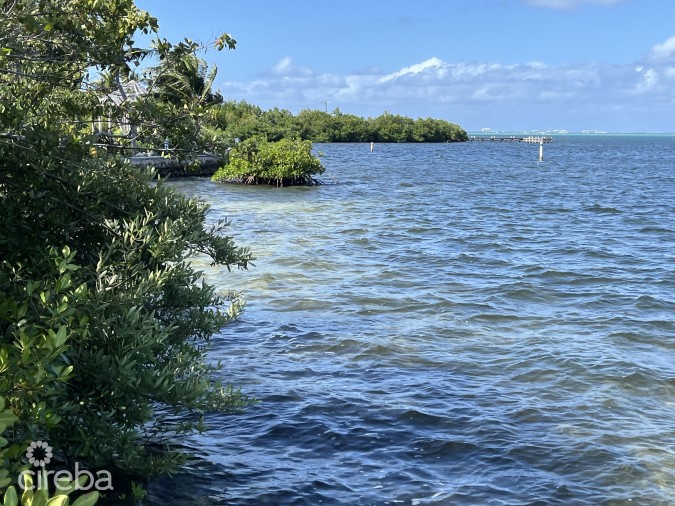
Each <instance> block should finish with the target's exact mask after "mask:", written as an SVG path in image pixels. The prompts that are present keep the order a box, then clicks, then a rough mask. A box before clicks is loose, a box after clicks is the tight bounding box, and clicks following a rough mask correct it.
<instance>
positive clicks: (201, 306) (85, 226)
mask: <svg viewBox="0 0 675 506" xmlns="http://www.w3.org/2000/svg"><path fill="white" fill-rule="evenodd" d="M155 27H156V20H154V18H151V17H150V16H149V15H148V14H147V13H145V12H143V11H140V10H138V9H137V8H136V7H135V5H134V3H133V1H132V0H116V1H114V2H102V1H100V0H73V1H70V2H62V1H61V0H41V1H39V2H38V1H35V0H16V1H12V2H5V3H3V5H2V8H1V9H0V110H1V112H2V114H0V213H1V214H2V217H3V218H2V220H0V397H3V398H4V400H5V402H6V405H7V409H8V410H9V411H10V412H11V415H12V417H14V418H15V420H14V418H13V426H12V428H11V430H8V431H7V432H6V434H5V435H4V438H3V439H2V440H1V441H2V442H3V443H6V444H5V445H4V447H3V448H4V450H3V454H2V456H1V457H2V462H1V463H2V467H0V480H1V481H0V492H1V489H3V488H4V487H6V486H7V484H8V482H7V478H9V479H10V480H11V479H16V476H17V471H18V470H19V469H20V468H21V466H22V465H23V464H24V463H25V457H24V453H25V451H26V447H27V445H28V444H29V443H30V442H31V441H38V440H42V441H48V442H49V444H50V445H51V446H52V447H53V449H54V458H53V460H54V461H55V462H56V463H60V464H61V465H64V466H69V465H72V464H73V463H74V462H79V463H80V464H81V465H82V466H85V467H90V468H106V469H109V470H111V471H115V470H121V471H123V472H125V473H138V474H140V475H142V476H148V475H152V474H153V473H157V472H162V471H166V470H170V469H172V468H174V467H175V465H176V464H177V463H178V462H179V461H180V455H179V454H177V453H175V452H171V451H168V452H164V451H160V452H158V451H156V450H157V449H158V448H160V449H161V448H164V446H163V445H164V443H166V442H170V441H171V439H172V438H175V437H176V436H181V435H184V434H189V433H191V432H193V431H194V430H199V429H201V428H202V425H201V419H200V415H201V414H203V413H204V412H206V411H218V412H228V411H232V410H237V409H239V408H240V407H242V406H243V405H245V404H246V403H247V400H246V399H245V398H243V397H242V396H241V394H239V392H237V391H236V390H232V389H230V388H225V387H223V386H222V385H220V384H219V383H218V382H216V381H214V374H213V373H214V371H215V369H216V366H212V365H209V364H207V363H206V360H205V354H206V349H207V345H208V342H209V339H210V337H211V335H212V334H213V333H214V332H217V331H218V330H219V329H220V328H221V327H222V326H223V325H224V324H226V323H227V322H229V321H231V320H232V319H233V318H235V317H236V316H237V314H238V312H239V311H240V309H241V304H240V303H239V302H238V301H237V300H236V297H231V296H227V295H225V296H219V295H218V294H216V293H215V292H214V289H213V288H212V287H211V286H209V285H207V284H205V283H203V282H202V280H201V276H200V273H199V272H197V271H195V270H194V269H193V268H192V267H191V265H190V259H191V258H192V257H193V256H194V255H195V254H200V255H203V256H205V257H209V258H210V259H211V260H212V262H213V264H214V265H220V266H223V267H226V268H228V269H229V268H230V267H231V266H236V267H240V268H246V267H247V265H248V263H249V261H250V260H251V255H250V253H249V252H248V251H247V250H246V249H241V248H238V247H236V246H235V245H234V243H233V241H232V239H231V238H229V237H227V236H226V235H224V232H225V227H226V225H227V224H226V223H217V224H214V225H213V226H207V225H206V222H207V220H206V213H207V211H208V208H207V206H205V205H204V204H201V203H199V202H197V201H194V200H190V199H187V198H185V197H183V196H181V195H179V194H177V193H176V192H174V191H172V190H171V189H169V188H167V187H166V186H165V185H163V184H161V183H159V184H156V185H155V184H150V183H149V180H150V177H151V176H152V174H151V173H150V172H148V173H142V172H139V171H138V170H136V169H133V168H130V167H128V166H127V165H126V164H125V163H124V161H122V160H121V159H116V158H113V157H109V156H102V152H101V150H100V148H99V147H98V146H97V141H98V137H97V136H96V135H94V134H92V132H91V123H90V121H89V116H88V115H89V113H90V111H91V109H90V108H91V107H94V108H95V107H96V104H98V103H99V101H98V99H99V96H98V95H97V94H96V93H95V92H94V91H92V87H91V82H90V78H89V74H88V72H89V69H91V68H97V69H98V70H100V71H108V72H110V73H111V75H117V76H128V75H129V73H130V68H131V67H135V64H137V63H138V62H139V60H140V59H142V58H143V57H145V56H147V55H148V54H149V53H148V52H147V51H143V50H140V49H137V48H135V47H134V46H133V40H132V36H133V34H134V32H136V31H137V30H142V31H145V32H148V31H151V30H153V29H154V28H155ZM223 41H226V42H228V45H230V44H229V41H230V39H229V38H223V39H221V45H224V43H225V42H223ZM158 48H160V49H159V50H158V52H159V55H160V56H159V57H160V59H161V58H162V55H163V54H165V53H167V52H173V53H174V54H175V55H177V57H178V56H179V55H181V54H190V53H191V52H192V51H193V50H194V45H193V44H192V43H190V42H189V41H188V42H185V43H181V44H179V45H178V46H171V45H170V44H168V43H166V42H161V43H159V44H158ZM196 106H199V104H196ZM180 107H181V109H183V110H185V111H187V112H188V113H189V111H190V108H191V107H193V105H191V104H189V103H185V104H183V105H182V106H180ZM160 119H161V118H157V117H154V118H153V117H149V118H145V121H147V122H148V123H152V122H155V123H157V122H159V121H160ZM195 135H196V134H195Z"/></svg>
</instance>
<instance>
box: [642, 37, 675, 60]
mask: <svg viewBox="0 0 675 506" xmlns="http://www.w3.org/2000/svg"><path fill="white" fill-rule="evenodd" d="M647 58H648V59H649V60H650V61H653V62H666V61H672V62H675V35H673V36H672V37H670V38H669V39H668V40H666V41H664V42H662V43H660V44H656V45H655V46H654V47H652V50H651V51H650V52H649V54H648V55H647Z"/></svg>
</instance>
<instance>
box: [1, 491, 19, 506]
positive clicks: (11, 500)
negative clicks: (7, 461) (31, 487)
mask: <svg viewBox="0 0 675 506" xmlns="http://www.w3.org/2000/svg"><path fill="white" fill-rule="evenodd" d="M18 504H19V497H18V496H17V495H16V489H15V488H14V487H9V488H8V489H7V491H6V492H5V501H4V506H18Z"/></svg>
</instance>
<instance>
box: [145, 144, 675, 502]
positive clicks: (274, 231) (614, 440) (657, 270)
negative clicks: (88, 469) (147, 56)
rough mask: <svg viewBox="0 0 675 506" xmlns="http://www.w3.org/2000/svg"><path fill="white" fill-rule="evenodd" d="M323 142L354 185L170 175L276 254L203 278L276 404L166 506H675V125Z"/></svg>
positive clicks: (237, 426)
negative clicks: (234, 301) (229, 299)
mask: <svg viewBox="0 0 675 506" xmlns="http://www.w3.org/2000/svg"><path fill="white" fill-rule="evenodd" d="M316 149H317V150H320V151H322V152H324V154H325V156H324V157H323V163H324V165H325V166H326V169H327V171H326V174H325V176H324V180H325V181H327V182H332V181H335V182H337V183H339V184H336V185H327V186H319V187H312V188H284V189H276V188H267V187H238V186H228V185H222V184H216V183H211V182H210V181H208V180H203V179H202V180H181V181H176V182H175V183H173V184H175V185H176V187H177V188H179V189H180V190H181V191H183V192H185V193H187V194H189V195H198V196H200V197H201V198H203V199H204V200H206V201H207V202H209V203H210V204H211V205H212V206H213V210H212V213H211V216H212V218H213V219H219V218H229V219H231V220H232V230H231V232H232V234H233V235H234V236H235V237H236V239H237V242H238V244H240V245H249V246H250V247H251V248H252V249H253V251H254V253H255V255H256V257H257V258H258V260H257V261H256V267H255V268H253V269H252V270H250V271H247V272H237V273H227V272H226V271H225V270H222V271H214V270H207V277H208V279H209V280H210V281H211V282H212V283H215V284H217V285H218V286H219V287H220V288H221V289H223V290H230V289H237V290H242V291H243V292H244V293H245V294H246V298H247V299H248V304H247V308H246V311H245V314H244V315H243V317H242V318H241V321H239V322H237V323H235V324H233V325H230V326H229V327H228V328H226V329H225V331H224V332H223V334H222V335H220V336H217V337H216V338H215V339H214V343H213V350H212V357H213V359H214V360H216V359H220V360H222V361H223V362H224V364H225V367H224V370H223V378H224V379H225V380H226V381H228V382H233V383H235V384H238V385H241V386H242V387H243V389H244V390H245V392H247V393H249V394H250V395H253V396H255V397H257V398H259V399H261V401H262V403H261V404H259V405H257V406H255V407H253V408H251V409H249V410H248V411H247V412H246V413H244V414H242V415H237V416H231V417H224V416H215V415H212V416H210V417H209V420H208V421H209V422H210V424H211V426H212V427H213V430H212V431H211V432H209V433H208V434H206V435H204V436H200V437H194V438H192V439H190V440H189V441H186V446H188V447H189V448H191V449H192V450H193V451H195V453H196V455H197V457H198V458H197V459H196V460H195V461H194V462H191V463H190V464H189V465H188V466H186V468H185V470H184V471H183V472H182V473H181V474H179V475H178V476H177V477H174V478H172V479H170V480H160V481H158V482H156V483H154V484H152V486H151V487H150V492H151V495H150V502H151V503H156V504H159V503H162V504H182V503H184V502H185V501H186V500H188V499H190V498H193V499H194V498H203V501H204V503H209V504H218V503H222V504H312V505H314V504H452V505H455V504H482V505H489V504H500V505H501V504H514V505H515V504H542V505H544V504H561V505H563V504H564V505H570V504H613V505H620V504H650V505H657V504H664V505H665V504H672V503H675V437H674V436H675V417H674V416H673V415H674V414H675V267H674V260H675V220H674V219H673V218H674V216H675V137H673V136H560V137H556V139H555V141H554V142H553V144H550V145H547V146H546V147H545V160H544V162H542V163H539V162H538V161H537V158H538V146H528V145H522V144H514V145H510V144H498V145H492V144H482V143H465V144H436V145H410V144H406V145H384V144H382V145H376V146H375V150H374V152H373V153H370V146H369V145H366V144H348V145H317V146H316ZM205 268H206V264H205Z"/></svg>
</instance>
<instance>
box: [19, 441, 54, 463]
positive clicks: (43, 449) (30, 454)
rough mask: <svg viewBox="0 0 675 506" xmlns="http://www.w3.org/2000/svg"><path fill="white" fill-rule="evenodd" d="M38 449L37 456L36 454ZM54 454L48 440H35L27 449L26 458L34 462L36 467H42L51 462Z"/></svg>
mask: <svg viewBox="0 0 675 506" xmlns="http://www.w3.org/2000/svg"><path fill="white" fill-rule="evenodd" d="M36 450H37V456H36V455H35V451H36ZM40 455H42V456H40ZM53 456H54V455H53V454H52V447H51V446H49V444H48V443H47V441H33V442H31V444H30V445H29V446H28V449H27V450H26V458H27V459H28V462H30V463H31V464H33V465H34V466H35V467H42V466H44V465H45V464H49V463H50V462H51V460H52V457H53Z"/></svg>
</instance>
